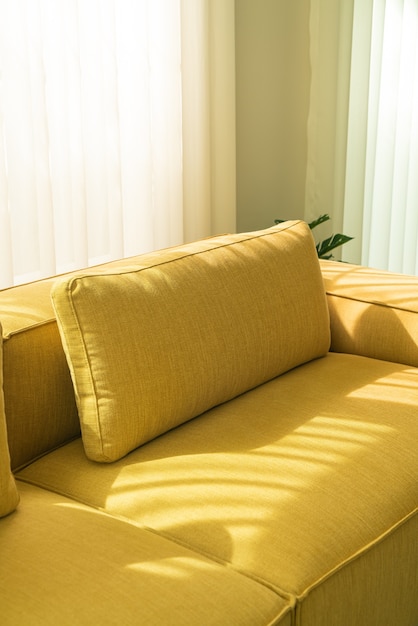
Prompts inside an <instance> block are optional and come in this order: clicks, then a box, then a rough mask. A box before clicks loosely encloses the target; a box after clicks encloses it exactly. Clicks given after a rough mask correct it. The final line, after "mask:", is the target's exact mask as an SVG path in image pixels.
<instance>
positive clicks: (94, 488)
mask: <svg viewBox="0 0 418 626" xmlns="http://www.w3.org/2000/svg"><path fill="white" fill-rule="evenodd" d="M417 397H418V370H417V369H415V368H410V367H405V366H401V365H398V364H394V363H389V362H384V361H376V360H373V359H370V358H366V357H360V356H353V355H346V354H333V353H330V354H328V355H327V356H326V357H325V358H323V359H318V360H316V361H312V362H310V363H308V364H305V365H303V366H301V367H299V368H296V369H294V370H292V371H290V372H288V373H286V374H284V375H283V376H280V377H278V378H276V379H275V380H272V381H270V382H268V383H266V384H264V385H262V386H260V387H258V388H256V389H254V390H252V391H250V392H248V393H245V394H243V395H241V396H240V397H238V398H236V399H234V400H232V401H230V402H228V403H225V404H223V405H221V406H218V407H216V408H214V409H212V410H210V411H208V412H207V413H205V414H204V415H202V416H200V417H198V418H196V419H195V420H192V421H190V422H188V423H186V424H183V425H182V426H180V427H178V428H177V429H175V430H172V431H171V432H169V433H166V434H165V435H163V436H162V437H159V438H158V439H155V440H153V441H152V442H150V443H148V444H147V445H145V446H143V447H142V448H141V449H138V450H135V451H133V452H132V453H131V454H129V455H128V456H127V457H126V458H124V459H122V460H120V461H118V462H116V463H113V464H109V465H101V464H97V463H93V462H91V461H89V460H88V459H87V458H86V456H85V454H84V451H83V448H82V445H81V442H80V441H79V442H73V443H71V444H68V445H67V446H65V447H63V448H61V449H60V450H57V451H55V452H53V453H51V454H49V455H48V456H46V457H44V458H43V459H40V460H38V461H37V462H35V463H34V464H32V465H31V466H29V467H28V468H26V469H25V470H23V471H21V472H20V473H19V477H20V478H22V479H24V480H27V481H31V482H33V483H35V484H39V485H41V486H45V487H47V488H49V489H53V490H56V491H58V492H60V493H63V494H66V495H68V496H70V497H73V498H75V499H76V500H80V501H82V502H87V503H89V504H91V505H93V506H95V507H97V508H99V509H104V510H106V511H109V512H111V513H115V514H117V515H121V516H124V517H126V518H128V519H132V520H135V521H136V522H138V523H140V524H144V525H146V526H148V527H150V528H152V529H154V530H155V531H156V532H159V533H161V534H162V535H164V536H167V537H171V538H174V539H175V540H176V541H178V542H181V543H183V544H184V545H187V546H190V547H192V548H193V549H196V550H198V551H199V552H201V553H205V554H207V555H210V556H211V557H214V558H216V559H219V560H220V561H223V562H226V563H229V564H231V565H232V566H233V567H234V568H236V569H237V570H239V571H243V572H246V573H248V574H249V575H251V576H254V577H255V578H257V579H259V580H263V581H265V582H266V583H267V584H269V585H272V586H274V588H276V589H278V590H282V591H283V592H286V593H289V594H290V595H292V596H294V597H295V599H296V600H297V601H298V607H299V608H298V610H299V612H300V613H301V614H304V615H308V614H309V615H312V616H313V617H312V618H309V619H312V620H313V621H309V619H308V618H307V617H306V619H307V621H306V622H305V621H302V622H300V623H302V624H315V626H316V625H318V624H327V625H329V624H338V626H340V625H341V626H343V625H344V624H353V623H356V624H358V625H363V624H367V625H368V626H370V624H379V625H380V624H409V623H414V621H413V618H415V619H416V618H417V617H418V615H417V612H418V606H417V605H416V604H415V606H413V605H412V604H411V603H413V602H414V599H413V598H414V594H411V590H410V589H409V590H408V589H405V588H404V585H403V574H405V579H406V580H414V577H415V579H416V584H417V588H418V572H417V569H416V563H417V560H418V542H417V541H416V537H417V533H418V517H417V506H418V455H417V446H416V442H417V441H418V415H417V411H416V403H417ZM359 598H360V599H362V601H363V603H360V604H358V603H359ZM353 603H355V604H353ZM306 607H308V608H309V610H308V608H306ZM394 607H396V611H397V612H396V614H394V613H393V611H394V610H395V609H394ZM304 611H306V613H304ZM414 611H415V613H414ZM357 612H360V613H361V616H359V621H354V620H353V619H352V617H353V615H357ZM321 615H322V616H324V619H325V621H321ZM315 616H316V617H315ZM334 618H335V619H334ZM327 619H328V621H327ZM346 620H347V621H346ZM391 620H392V621H391Z"/></svg>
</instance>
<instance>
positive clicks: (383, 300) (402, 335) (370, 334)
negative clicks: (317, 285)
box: [320, 260, 418, 366]
mask: <svg viewBox="0 0 418 626" xmlns="http://www.w3.org/2000/svg"><path fill="white" fill-rule="evenodd" d="M320 264H321V269H322V274H323V278H324V285H325V290H326V293H327V300H328V307H329V313H330V323H331V350H332V351H333V352H345V353H349V354H358V355H362V356H368V357H372V358H376V359H382V360H385V361H392V362H396V363H404V364H406V365H413V366H418V277H415V276H406V275H403V274H394V273H392V272H387V271H383V270H375V269H371V268H367V267H363V266H359V265H351V264H348V263H347V264H346V263H339V262H337V261H323V260H321V261H320Z"/></svg>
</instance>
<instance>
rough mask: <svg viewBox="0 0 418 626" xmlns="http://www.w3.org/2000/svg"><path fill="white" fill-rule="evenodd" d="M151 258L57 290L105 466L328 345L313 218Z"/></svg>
mask: <svg viewBox="0 0 418 626" xmlns="http://www.w3.org/2000/svg"><path fill="white" fill-rule="evenodd" d="M151 258H152V262H150V263H148V262H147V258H146V257H144V258H143V259H142V263H141V265H136V266H134V267H128V268H125V269H120V270H118V271H111V272H109V273H100V274H95V273H94V272H93V273H91V272H86V273H85V274H83V275H77V276H73V277H70V278H65V279H63V280H61V281H58V282H57V283H56V284H55V285H54V287H53V289H52V301H53V305H54V308H55V311H56V315H57V321H58V326H59V329H60V332H61V336H62V341H63V346H64V350H65V352H66V355H67V359H68V362H69V366H70V370H71V374H72V377H73V383H74V388H75V393H76V400H77V404H78V410H79V416H80V421H81V431H82V437H83V442H84V445H85V450H86V454H87V456H88V457H89V458H90V459H92V460H95V461H102V462H110V461H115V460H117V459H119V458H121V457H123V456H124V455H125V454H127V453H128V452H129V451H131V450H132V449H134V448H136V447H138V446H140V445H141V444H143V443H145V442H147V441H149V440H151V439H153V438H154V437H157V436H158V435H161V434H162V433H164V432H166V431H168V430H170V429H172V428H173V427H175V426H177V425H179V424H181V423H182V422H185V421H187V420H189V419H191V418H193V417H195V416H197V415H199V414H201V413H202V412H204V411H206V410H207V409H209V408H211V407H213V406H215V405H217V404H220V403H222V402H225V401H227V400H229V399H231V398H233V397H235V396H237V395H239V394H241V393H243V392H245V391H247V390H248V389H251V388H253V387H256V386H257V385H260V384H261V383H263V382H265V381H266V380H270V379H272V378H274V377H275V376H278V375H279V374H282V373H283V372H286V371H287V370H289V369H291V368H293V367H295V366H297V365H299V364H301V363H304V362H306V361H310V360H311V359H315V358H317V357H320V356H322V355H324V354H325V353H326V352H327V350H328V348H329V342H330V336H329V318H328V309H327V304H326V298H325V292H324V288H323V282H322V276H321V272H320V267H319V263H318V259H317V256H316V251H315V246H314V241H313V238H312V234H311V232H310V230H309V228H308V226H307V225H306V224H305V223H303V222H290V223H286V224H285V225H281V226H278V227H275V228H272V229H268V230H265V231H259V232H255V233H247V234H239V235H229V236H222V237H219V238H214V239H210V240H207V241H203V242H197V243H195V244H189V245H186V246H183V247H181V248H178V249H175V250H171V251H168V252H166V253H162V254H161V255H160V256H159V258H157V260H155V255H154V256H152V257H151ZM308 303H309V304H308Z"/></svg>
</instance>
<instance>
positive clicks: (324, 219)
mask: <svg viewBox="0 0 418 626" xmlns="http://www.w3.org/2000/svg"><path fill="white" fill-rule="evenodd" d="M329 219H331V218H330V216H329V215H328V214H327V213H325V214H324V215H320V216H319V217H318V218H317V219H316V220H313V221H312V222H309V224H308V226H309V228H310V229H311V230H312V229H313V228H315V227H316V226H319V224H323V223H324V222H328V220H329Z"/></svg>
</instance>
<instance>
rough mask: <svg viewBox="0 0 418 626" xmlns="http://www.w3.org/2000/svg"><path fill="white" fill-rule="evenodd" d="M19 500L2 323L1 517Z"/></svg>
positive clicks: (0, 352) (0, 339)
mask: <svg viewBox="0 0 418 626" xmlns="http://www.w3.org/2000/svg"><path fill="white" fill-rule="evenodd" d="M18 502H19V494H18V491H17V488H16V483H15V480H14V478H13V475H12V472H11V470H10V456H9V447H8V445H7V433H6V417H5V414H4V397H3V330H2V328H1V325H0V517H3V516H4V515H8V514H9V513H11V512H12V511H14V510H15V508H16V506H17V504H18Z"/></svg>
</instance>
